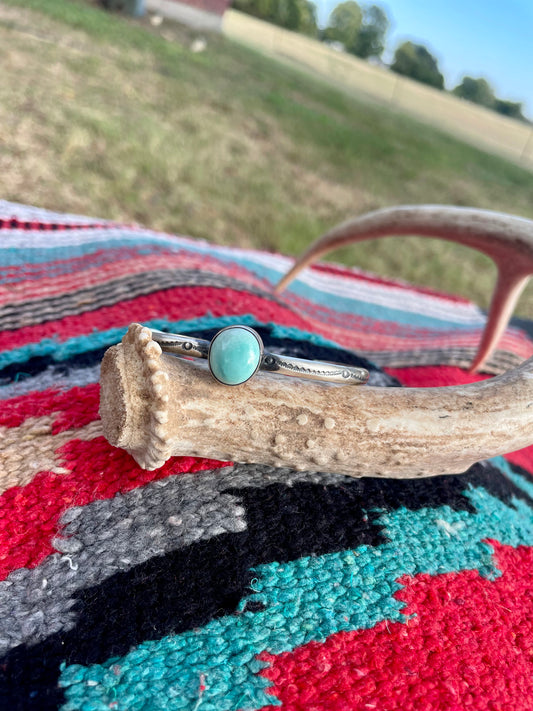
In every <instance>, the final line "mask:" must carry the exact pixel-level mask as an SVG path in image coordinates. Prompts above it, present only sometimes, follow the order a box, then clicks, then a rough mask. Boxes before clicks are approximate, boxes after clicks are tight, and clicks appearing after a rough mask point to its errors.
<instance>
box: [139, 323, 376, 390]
mask: <svg viewBox="0 0 533 711" xmlns="http://www.w3.org/2000/svg"><path fill="white" fill-rule="evenodd" d="M150 330H151V331H152V339H153V340H154V341H156V342H157V343H159V345H160V346H161V350H163V351H165V352H166V353H173V354H174V355H178V356H189V357H192V358H204V359H206V360H207V363H208V366H209V370H210V371H211V374H212V375H213V377H214V378H215V380H218V382H219V383H222V384H223V385H241V384H242V383H245V382H246V381H248V380H250V378H251V377H252V376H253V375H255V373H257V371H258V370H264V371H267V372H269V373H275V374H277V375H289V376H292V377H297V378H306V379H308V380H322V381H324V382H328V383H342V384H344V385H364V384H365V383H366V382H367V381H368V375H369V374H368V370H366V369H365V368H357V367H355V366H348V365H342V364H340V363H326V362H324V361H317V360H305V359H304V358H291V357H289V356H282V355H277V354H276V353H269V352H268V351H265V349H264V346H263V341H262V340H261V336H260V335H259V334H258V333H257V332H256V331H254V329H253V328H249V327H248V326H227V327H226V328H223V329H222V330H220V331H218V333H216V334H215V336H214V338H213V339H212V340H211V341H204V340H201V339H198V338H192V337H191V336H181V335H179V334H176V333H164V332H163V331H156V330H154V329H150Z"/></svg>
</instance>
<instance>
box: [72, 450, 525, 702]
mask: <svg viewBox="0 0 533 711" xmlns="http://www.w3.org/2000/svg"><path fill="white" fill-rule="evenodd" d="M492 461H493V463H494V464H495V465H502V464H503V465H505V460H503V459H501V458H497V459H495V460H492ZM506 468H508V467H507V466H506ZM514 476H515V478H516V484H517V485H518V486H522V487H523V486H524V484H525V482H524V480H523V478H522V477H518V476H517V475H514ZM466 495H467V496H468V497H469V498H470V499H471V501H472V503H473V505H474V507H475V510H476V512H475V513H469V512H466V511H454V510H453V509H451V508H450V507H448V506H441V507H440V508H429V509H421V510H419V511H410V510H408V509H406V508H404V507H401V508H399V509H398V510H396V511H393V512H391V513H383V512H382V513H381V516H380V519H379V520H378V521H377V523H379V524H381V525H384V527H385V533H386V536H387V539H388V540H387V542H385V543H383V544H382V545H379V546H360V547H359V548H356V549H355V550H345V551H340V552H339V553H329V554H326V555H321V556H317V557H306V558H301V559H298V560H296V561H289V562H287V563H277V562H274V563H269V564H265V565H260V566H258V567H257V568H255V569H254V573H255V576H256V577H255V579H254V580H253V581H252V589H253V591H254V592H253V593H252V595H250V596H248V597H246V598H244V599H243V600H241V602H240V605H239V610H238V614H234V615H226V616H224V617H221V618H218V619H215V620H212V621H211V622H209V623H208V624H207V625H205V626H204V627H202V628H199V629H194V630H190V631H187V632H184V633H182V634H177V635H174V636H169V637H164V638H162V639H159V640H154V641H146V642H143V643H142V644H141V645H138V646H137V647H133V648H132V649H131V651H130V652H129V653H128V654H126V655H125V656H123V657H120V658H119V657H114V658H113V659H110V660H108V661H107V662H105V663H104V664H95V665H92V666H88V667H85V666H82V665H77V664H73V665H70V666H67V665H63V667H62V673H61V679H60V685H61V686H63V687H64V689H65V696H66V699H67V701H66V703H65V704H64V705H63V706H62V709H61V711H77V710H78V709H79V708H80V707H81V703H82V701H83V702H84V704H86V706H83V708H88V709H89V708H90V709H91V710H92V711H105V710H106V709H108V708H109V704H112V703H113V701H114V700H115V699H120V700H121V703H124V704H126V705H127V704H128V703H131V704H132V708H136V709H139V711H140V710H141V709H150V710H151V711H167V709H168V708H173V709H191V708H198V707H195V706H194V703H195V701H198V680H199V679H200V676H201V675H202V674H204V675H206V684H205V686H206V688H205V692H204V694H203V695H202V697H201V705H200V706H199V708H201V709H205V711H219V709H221V708H224V709H227V711H239V710H241V709H244V708H245V709H249V710H251V709H254V710H258V709H260V708H262V707H263V706H265V705H267V704H272V705H279V701H278V700H277V699H276V698H275V697H272V696H270V695H269V694H268V693H267V689H268V687H269V686H270V685H271V682H269V681H267V680H266V679H265V678H264V677H262V676H260V675H258V672H259V671H260V670H261V668H263V667H264V666H266V664H264V663H263V662H261V661H260V660H258V659H257V655H259V654H260V653H261V652H262V651H263V650H264V649H265V639H266V638H268V652H269V653H270V654H281V653H283V652H289V651H291V650H293V649H295V648H296V647H299V646H301V645H305V644H308V643H309V642H310V641H317V642H323V641H324V640H325V639H327V638H328V637H330V636H331V635H332V634H336V633H338V632H343V631H344V632H348V631H351V630H361V629H369V628H371V627H374V626H375V625H376V624H378V623H379V622H384V621H385V620H388V621H390V622H406V620H407V618H406V616H405V615H404V614H403V613H402V608H403V607H404V605H403V603H402V602H401V601H399V600H397V599H396V598H395V593H396V592H397V591H398V590H400V589H401V587H402V585H401V583H400V582H399V581H400V580H401V578H402V576H404V575H408V576H415V575H419V574H421V573H426V574H429V575H433V576H435V575H441V574H445V573H454V572H459V571H462V570H477V571H478V572H479V573H480V574H481V575H482V576H485V577H489V578H495V577H498V576H499V575H500V572H499V570H498V569H497V568H495V566H494V560H493V556H492V554H493V549H492V547H491V546H490V545H489V544H488V543H487V542H486V541H487V539H489V538H496V539H497V540H498V541H500V542H501V543H503V544H504V545H508V546H514V547H516V546H519V545H527V544H528V543H529V542H530V541H531V535H532V532H533V521H532V520H531V516H530V515H529V513H530V509H529V507H528V505H527V504H525V503H524V502H523V501H520V500H517V499H514V500H513V506H515V507H516V509H518V511H519V513H520V514H521V515H520V517H518V518H517V516H516V511H515V510H513V509H512V508H510V507H509V506H508V505H506V504H505V503H503V502H502V501H501V500H500V499H498V498H496V497H493V496H492V495H491V494H489V493H487V492H486V491H485V490H484V489H481V488H472V489H470V490H469V491H468V492H466ZM398 551H402V552H403V555H401V556H400V555H398ZM310 580H312V581H313V585H310V584H309V581H310ZM317 580H320V581H321V584H320V588H321V589H320V591H319V595H318V596H317V585H316V581H317ZM250 600H253V601H255V602H259V603H261V605H262V608H263V609H262V610H261V611H259V612H250V611H247V610H246V605H247V603H248V602H250ZM226 640H231V643H230V644H228V643H226ZM170 658H171V659H172V670H170V669H169V667H168V659H170ZM141 668H142V674H143V677H142V680H141V679H138V676H137V674H136V670H138V669H141ZM169 698H172V703H171V704H170V705H169V703H168V700H169ZM174 702H175V703H174ZM128 707H129V706H128Z"/></svg>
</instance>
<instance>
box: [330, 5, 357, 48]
mask: <svg viewBox="0 0 533 711" xmlns="http://www.w3.org/2000/svg"><path fill="white" fill-rule="evenodd" d="M362 22H363V13H362V11H361V8H360V7H359V5H358V4H357V3H356V2H355V0H346V2H341V4H340V5H337V7H336V8H335V9H334V10H333V12H332V13H331V15H330V18H329V24H328V26H327V27H326V29H325V30H324V33H323V39H325V40H329V41H330V42H341V43H342V44H343V45H344V48H345V49H346V51H347V52H350V51H352V48H353V47H354V46H355V44H356V42H357V37H358V35H359V31H360V29H361V25H362Z"/></svg>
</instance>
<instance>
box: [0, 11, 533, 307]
mask: <svg viewBox="0 0 533 711" xmlns="http://www.w3.org/2000/svg"><path fill="white" fill-rule="evenodd" d="M195 36H196V35H195V34H194V33H193V32H191V31H188V30H185V29H184V28H182V27H180V26H179V25H176V24H170V23H168V22H163V24H162V25H161V26H160V27H158V28H153V27H151V25H150V24H149V22H148V20H147V19H145V20H143V21H134V20H128V19H124V18H121V17H118V16H114V15H110V14H108V13H106V12H104V11H103V10H100V9H99V8H98V7H96V6H92V5H90V4H88V3H82V2H79V1H78V2H77V1H76V0H70V1H68V0H23V1H19V0H17V1H14V0H9V1H8V2H7V3H6V2H4V3H3V4H2V5H0V61H1V66H2V76H1V79H0V196H1V197H3V198H5V199H9V200H14V201H19V202H25V203H31V204H36V205H39V206H42V207H47V208H50V209H54V210H61V211H69V212H81V213H85V214H90V215H95V216H100V217H105V218H111V219H115V220H121V221H137V222H141V223H143V224H145V225H147V226H149V227H153V228H155V229H161V230H167V231H172V232H179V233H182V234H190V235H194V236H197V237H204V238H209V239H211V240H215V241H217V242H221V243H227V244H238V245H241V246H242V245H250V246H256V247H262V248H267V249H273V250H279V251H282V252H285V253H290V254H297V253H299V252H300V251H302V250H303V249H304V248H305V246H307V244H309V242H310V241H312V240H313V239H315V238H316V237H317V236H318V235H319V234H320V233H321V232H322V231H324V230H325V229H327V228H328V227H330V226H332V225H333V224H335V223H336V222H338V221H340V220H343V219H345V218H347V217H348V216H350V215H354V214H359V213H362V212H364V211H366V210H370V209H374V208H378V207H382V206H387V205H395V204H406V203H449V204H455V205H471V206H478V207H484V208H490V209H495V210H501V211H505V212H511V213H514V214H518V215H523V216H526V217H531V218H533V174H532V173H530V172H528V171H526V170H524V169H522V168H520V167H518V166H515V165H514V164H511V163H509V162H506V161H505V160H503V159H501V158H497V157H494V156H491V155H489V154H487V153H484V152H482V151H480V150H477V149H475V148H472V147H471V146H468V145H466V144H464V143H461V142H459V141H457V140H455V139H453V138H451V137H449V136H447V135H445V134H443V133H441V132H439V131H437V130H434V129H433V128H431V127H428V126H426V125H423V124H420V123H417V122H416V121H414V120H412V119H411V118H408V117H406V116H403V115H401V114H398V113H394V112H392V111H391V110H388V109H386V108H384V107H383V106H379V105H377V104H373V103H370V102H369V101H368V100H365V99H363V98H361V99H356V98H353V97H349V96H346V95H345V94H343V93H341V92H339V91H338V90H336V89H335V88H332V87H329V86H328V85H327V84H326V83H324V82H323V81H318V80H316V81H315V80H313V79H312V78H310V77H309V76H307V75H306V74H304V73H300V72H298V71H296V70H294V69H291V68H289V67H286V66H283V65H282V64H280V63H277V62H275V61H272V60H269V59H267V58H265V57H262V56H261V55H259V54H256V53H254V52H253V51H250V50H248V49H245V48H244V47H241V46H239V45H237V44H234V43H232V42H230V41H228V40H227V39H225V38H223V37H220V36H208V37H207V48H206V49H205V51H203V52H199V53H195V52H193V51H191V44H192V41H193V39H194V38H195ZM333 257H334V258H335V259H336V260H342V261H345V262H347V263H351V264H356V265H358V266H360V267H363V268H365V269H369V270H372V271H376V272H379V273H382V274H386V275H389V276H395V277H401V278H404V279H408V280H411V281H415V282H418V283H420V284H425V285H429V286H434V287H436V288H440V289H443V290H448V291H453V292H457V293H460V294H463V295H465V296H468V297H470V298H472V299H474V300H476V301H477V302H478V303H480V304H481V305H486V304H487V300H488V297H489V294H490V290H491V286H492V283H493V279H494V272H493V269H492V267H491V265H490V262H489V261H488V260H487V259H486V258H485V257H483V256H481V255H476V254H474V253H473V252H471V251H470V250H467V249H464V248H461V247H457V246H456V245H452V244H447V243H445V242H436V241H434V240H422V239H420V238H414V237H413V238H402V239H398V240H396V241H395V242H393V241H392V240H391V239H384V240H379V241H377V242H374V243H367V244H362V245H359V246H357V247H354V248H353V249H350V250H345V251H344V252H342V253H337V254H335V255H333ZM519 306H520V308H519V313H521V314H523V315H529V316H531V314H533V289H531V288H529V290H528V292H527V293H526V295H525V296H524V297H522V300H521V303H520V305H519Z"/></svg>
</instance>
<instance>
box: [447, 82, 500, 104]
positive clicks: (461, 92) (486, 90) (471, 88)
mask: <svg viewBox="0 0 533 711" xmlns="http://www.w3.org/2000/svg"><path fill="white" fill-rule="evenodd" d="M452 93H454V94H455V96H459V97H460V98H461V99H466V100H467V101H473V102H474V104H481V106H487V107H488V108H489V109H492V108H494V107H495V103H496V97H495V96H494V91H493V89H492V87H491V85H490V84H489V83H488V81H487V80H486V79H473V78H472V77H463V79H462V81H461V83H460V84H458V85H457V86H456V87H455V89H454V90H453V92H452Z"/></svg>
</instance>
